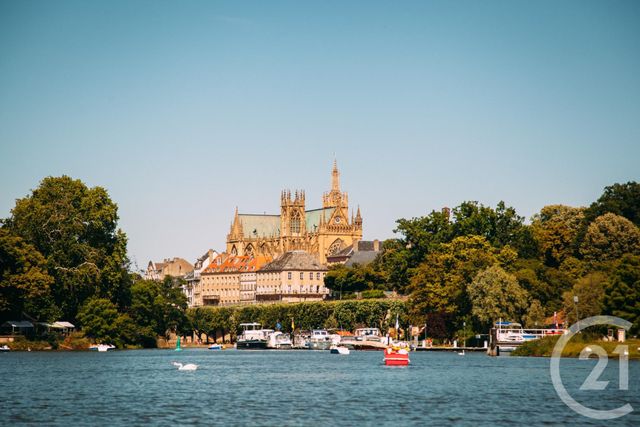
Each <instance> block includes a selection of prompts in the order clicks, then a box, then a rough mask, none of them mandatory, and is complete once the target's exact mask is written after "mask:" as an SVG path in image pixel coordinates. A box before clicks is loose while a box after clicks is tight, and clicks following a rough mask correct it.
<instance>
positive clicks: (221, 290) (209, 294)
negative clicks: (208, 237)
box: [194, 253, 270, 306]
mask: <svg viewBox="0 0 640 427" xmlns="http://www.w3.org/2000/svg"><path fill="white" fill-rule="evenodd" d="M269 261H270V259H268V258H266V257H264V256H255V257H250V256H233V255H228V254H226V253H224V254H220V255H218V256H217V257H216V258H215V260H214V261H213V262H212V263H211V264H210V265H209V266H208V267H207V268H205V269H204V270H203V271H202V272H201V273H200V285H199V289H200V293H199V295H198V297H197V298H194V305H195V306H204V305H233V304H240V303H251V302H252V301H249V300H247V299H246V298H247V297H249V296H250V295H251V292H252V289H255V277H254V275H253V274H252V273H255V271H257V270H258V269H260V267H262V266H263V265H264V264H266V263H267V262H269ZM241 275H242V285H243V299H242V300H241V292H240V290H241Z"/></svg>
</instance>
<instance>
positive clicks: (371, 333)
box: [356, 328, 380, 341]
mask: <svg viewBox="0 0 640 427" xmlns="http://www.w3.org/2000/svg"><path fill="white" fill-rule="evenodd" d="M356 339H357V340H358V341H380V329H378V328H360V329H356Z"/></svg>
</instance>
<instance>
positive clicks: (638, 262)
mask: <svg viewBox="0 0 640 427" xmlns="http://www.w3.org/2000/svg"><path fill="white" fill-rule="evenodd" d="M638 301H640V257H638V256H633V255H625V256H623V257H622V259H620V261H619V262H618V264H617V266H616V267H615V269H614V270H613V272H612V273H611V276H610V278H609V280H608V284H607V285H606V287H605V299H604V306H605V313H606V314H610V315H613V316H617V317H621V318H623V319H625V320H628V321H630V322H632V323H633V326H632V327H631V331H630V332H631V333H633V334H637V333H638V332H640V304H639V303H638Z"/></svg>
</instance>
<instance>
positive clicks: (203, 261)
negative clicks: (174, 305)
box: [182, 249, 219, 307]
mask: <svg viewBox="0 0 640 427" xmlns="http://www.w3.org/2000/svg"><path fill="white" fill-rule="evenodd" d="M218 255H219V254H218V252H216V251H214V250H213V249H209V250H208V251H207V252H206V253H205V254H204V255H202V256H201V257H199V258H198V259H197V260H196V262H195V264H194V265H193V270H192V271H191V272H189V273H187V274H186V275H185V276H184V280H185V281H186V283H185V284H184V285H183V286H182V290H183V292H184V294H185V296H186V297H187V304H188V305H189V307H193V306H194V305H195V300H196V299H199V298H200V292H201V290H200V273H201V272H202V271H203V270H204V269H206V268H207V267H209V265H210V264H211V263H212V262H213V261H214V260H215V259H216V257H217V256H218Z"/></svg>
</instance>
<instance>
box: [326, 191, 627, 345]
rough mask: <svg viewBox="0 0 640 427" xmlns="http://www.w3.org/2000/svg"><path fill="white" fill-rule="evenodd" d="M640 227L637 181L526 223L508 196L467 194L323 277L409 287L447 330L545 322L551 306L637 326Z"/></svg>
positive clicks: (330, 281) (420, 313) (353, 285)
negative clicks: (363, 260)
mask: <svg viewBox="0 0 640 427" xmlns="http://www.w3.org/2000/svg"><path fill="white" fill-rule="evenodd" d="M639 225H640V184H638V183H636V182H628V183H626V184H614V185H612V186H608V187H606V188H605V189H604V192H603V194H602V195H601V196H600V197H599V198H598V200H596V201H594V202H593V203H592V204H591V205H590V206H589V207H586V208H585V207H571V206H565V205H549V206H545V207H543V208H542V209H541V210H540V212H539V213H537V214H536V215H534V216H533V218H531V221H530V223H529V224H527V223H525V220H524V218H523V217H522V216H519V215H518V214H517V212H516V210H515V209H514V208H512V207H508V206H507V205H506V204H505V203H504V202H500V203H498V205H497V206H496V207H495V208H492V207H489V206H484V205H482V204H481V203H478V202H476V201H466V202H463V203H461V204H460V205H459V206H456V207H454V208H453V209H451V210H449V209H443V210H442V211H433V212H431V213H430V214H428V215H426V216H422V217H416V218H411V219H399V220H398V221H397V228H396V229H395V230H394V231H395V232H396V233H398V234H399V235H400V236H401V237H399V238H397V239H391V240H387V241H385V242H384V245H383V248H384V250H383V252H382V253H381V255H379V256H378V257H377V259H376V260H375V261H374V262H373V263H372V264H369V265H367V266H354V267H352V268H347V267H344V266H338V267H335V268H333V269H332V270H330V271H329V272H328V274H327V277H326V285H327V286H328V287H329V288H331V289H332V290H333V291H334V294H346V295H348V294H349V293H356V292H361V291H364V290H367V289H383V290H395V291H397V292H399V293H400V294H405V295H408V296H409V303H408V307H409V313H410V318H411V321H412V322H413V323H414V324H420V323H423V322H426V323H427V324H430V325H440V326H441V327H439V328H437V330H438V331H437V333H438V334H442V337H443V338H444V337H452V336H455V335H459V334H462V331H461V329H462V325H463V324H464V323H466V325H468V326H471V327H472V328H473V329H474V330H475V331H477V332H486V331H487V330H488V328H489V327H490V326H491V324H492V323H493V322H494V321H496V320H498V319H500V318H502V319H503V320H512V321H518V322H522V323H524V324H526V325H527V326H530V327H536V326H537V327H542V326H545V324H548V323H549V321H548V319H549V317H550V316H552V315H553V314H554V312H560V313H562V314H564V315H565V316H566V319H567V321H568V322H569V323H572V322H574V321H575V320H576V315H578V316H580V318H584V317H587V316H591V315H597V314H612V315H615V316H619V317H622V318H625V319H627V320H629V321H631V322H633V323H634V326H633V328H632V333H638V331H639V325H640V305H639V304H638V303H639V301H640V230H639V228H638V226H639ZM576 296H577V297H578V298H577V300H578V302H577V303H576V302H575V300H574V297H576ZM545 319H546V320H545Z"/></svg>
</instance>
